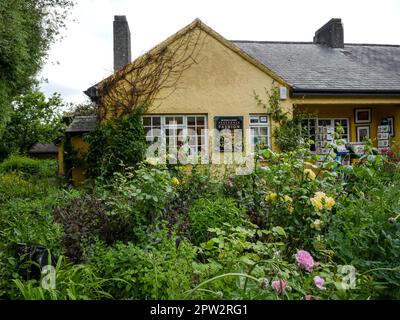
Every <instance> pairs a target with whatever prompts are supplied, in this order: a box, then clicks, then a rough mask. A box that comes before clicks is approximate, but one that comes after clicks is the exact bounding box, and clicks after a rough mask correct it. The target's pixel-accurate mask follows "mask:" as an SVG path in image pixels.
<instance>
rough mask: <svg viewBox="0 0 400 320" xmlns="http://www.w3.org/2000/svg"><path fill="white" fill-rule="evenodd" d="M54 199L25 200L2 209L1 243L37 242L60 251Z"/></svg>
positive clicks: (14, 201) (10, 203) (0, 220)
mask: <svg viewBox="0 0 400 320" xmlns="http://www.w3.org/2000/svg"><path fill="white" fill-rule="evenodd" d="M54 201H55V198H54V197H51V196H50V197H48V198H44V199H36V200H30V201H26V200H24V199H17V200H13V201H9V202H7V203H6V204H4V205H3V206H2V207H1V212H0V243H3V244H13V243H17V242H27V243H35V244H41V245H44V246H46V247H47V248H49V249H52V250H56V252H57V253H59V252H60V247H61V246H60V242H61V236H62V230H61V228H60V226H59V225H58V224H57V223H55V221H54V218H53V215H52V208H53V206H54Z"/></svg>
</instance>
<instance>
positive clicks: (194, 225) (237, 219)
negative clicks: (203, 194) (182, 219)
mask: <svg viewBox="0 0 400 320" xmlns="http://www.w3.org/2000/svg"><path fill="white" fill-rule="evenodd" d="M246 222H247V219H246V214H245V211H244V209H243V208H239V207H237V206H236V203H235V201H234V199H232V198H227V197H222V196H220V197H216V198H214V199H208V198H200V199H198V200H196V201H195V202H194V203H193V206H192V207H191V208H190V210H189V230H190V234H191V236H192V241H193V243H194V244H197V245H199V244H200V243H202V242H204V241H207V240H208V237H209V234H208V231H207V230H208V228H218V227H222V226H223V223H230V224H235V225H239V226H240V225H245V224H246Z"/></svg>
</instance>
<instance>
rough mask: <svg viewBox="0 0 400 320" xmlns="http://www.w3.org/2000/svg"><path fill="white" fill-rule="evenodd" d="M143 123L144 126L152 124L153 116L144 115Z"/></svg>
mask: <svg viewBox="0 0 400 320" xmlns="http://www.w3.org/2000/svg"><path fill="white" fill-rule="evenodd" d="M143 125H144V126H151V118H150V117H143Z"/></svg>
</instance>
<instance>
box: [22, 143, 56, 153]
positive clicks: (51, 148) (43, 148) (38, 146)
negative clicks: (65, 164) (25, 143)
mask: <svg viewBox="0 0 400 320" xmlns="http://www.w3.org/2000/svg"><path fill="white" fill-rule="evenodd" d="M28 153H30V154H43V153H58V148H57V146H56V145H55V144H54V143H35V144H34V145H33V146H32V147H31V148H30V149H29V151H28Z"/></svg>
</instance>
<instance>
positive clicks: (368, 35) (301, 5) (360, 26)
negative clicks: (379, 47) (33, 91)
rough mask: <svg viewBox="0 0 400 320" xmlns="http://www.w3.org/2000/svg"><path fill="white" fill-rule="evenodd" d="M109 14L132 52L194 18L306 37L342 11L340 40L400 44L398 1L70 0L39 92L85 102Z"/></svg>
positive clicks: (228, 31) (260, 33)
mask: <svg viewBox="0 0 400 320" xmlns="http://www.w3.org/2000/svg"><path fill="white" fill-rule="evenodd" d="M114 15H126V16H127V19H128V22H129V26H130V30H131V34H132V36H131V37H132V57H133V58H135V57H137V56H138V55H140V54H142V53H144V52H146V51H147V50H148V49H150V48H151V47H153V46H154V45H156V44H157V43H159V42H161V41H162V40H164V39H165V38H166V37H168V36H170V35H171V34H173V33H175V32H176V31H178V30H179V29H180V28H182V27H184V26H185V25H186V24H188V23H190V22H191V21H193V20H194V19H195V18H197V17H198V18H200V19H201V20H203V21H204V22H205V23H206V24H208V25H209V26H210V27H211V28H213V29H214V30H216V31H217V32H218V33H220V34H221V35H222V36H224V37H226V38H227V39H232V40H239V39H246V40H270V41H312V39H313V36H314V32H315V31H316V30H317V29H318V28H319V27H321V26H322V25H323V24H324V23H325V22H327V21H328V20H329V19H330V18H342V22H343V24H344V34H345V42H347V43H388V44H400V37H399V34H398V30H400V1H398V0H381V1H380V2H377V1H376V0H365V1H362V0H360V1H349V0H336V1H321V0H319V1H318V0H309V1H307V0H303V1H296V0H293V1H289V0H286V1H284V0H283V1H276V0H275V1H270V0H246V1H243V0H239V1H237V0H218V1H217V0H202V1H198V0H186V1H184V0H169V1H163V0H148V1H137V0H77V5H76V7H75V8H74V10H73V12H72V15H71V16H72V18H74V19H76V20H77V21H78V22H73V21H70V22H69V23H68V29H67V31H66V32H65V33H64V34H65V38H64V39H63V40H62V41H61V42H58V43H56V44H54V45H53V47H52V49H51V51H50V54H49V61H48V63H47V64H46V65H45V66H44V68H43V71H42V73H41V76H42V77H44V78H47V79H48V81H49V83H48V84H46V85H45V89H46V92H51V91H58V92H61V94H62V95H63V97H64V99H65V100H66V101H69V102H70V101H71V102H72V101H73V102H80V101H84V100H85V99H86V97H85V95H84V94H83V93H82V91H83V90H86V89H87V88H88V87H90V86H91V85H93V84H95V83H96V82H98V81H99V80H101V79H103V78H104V77H106V76H108V75H109V74H111V72H112V69H113V65H112V64H113V57H112V49H113V44H112V22H113V16H114ZM55 61H58V62H59V64H55Z"/></svg>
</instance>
